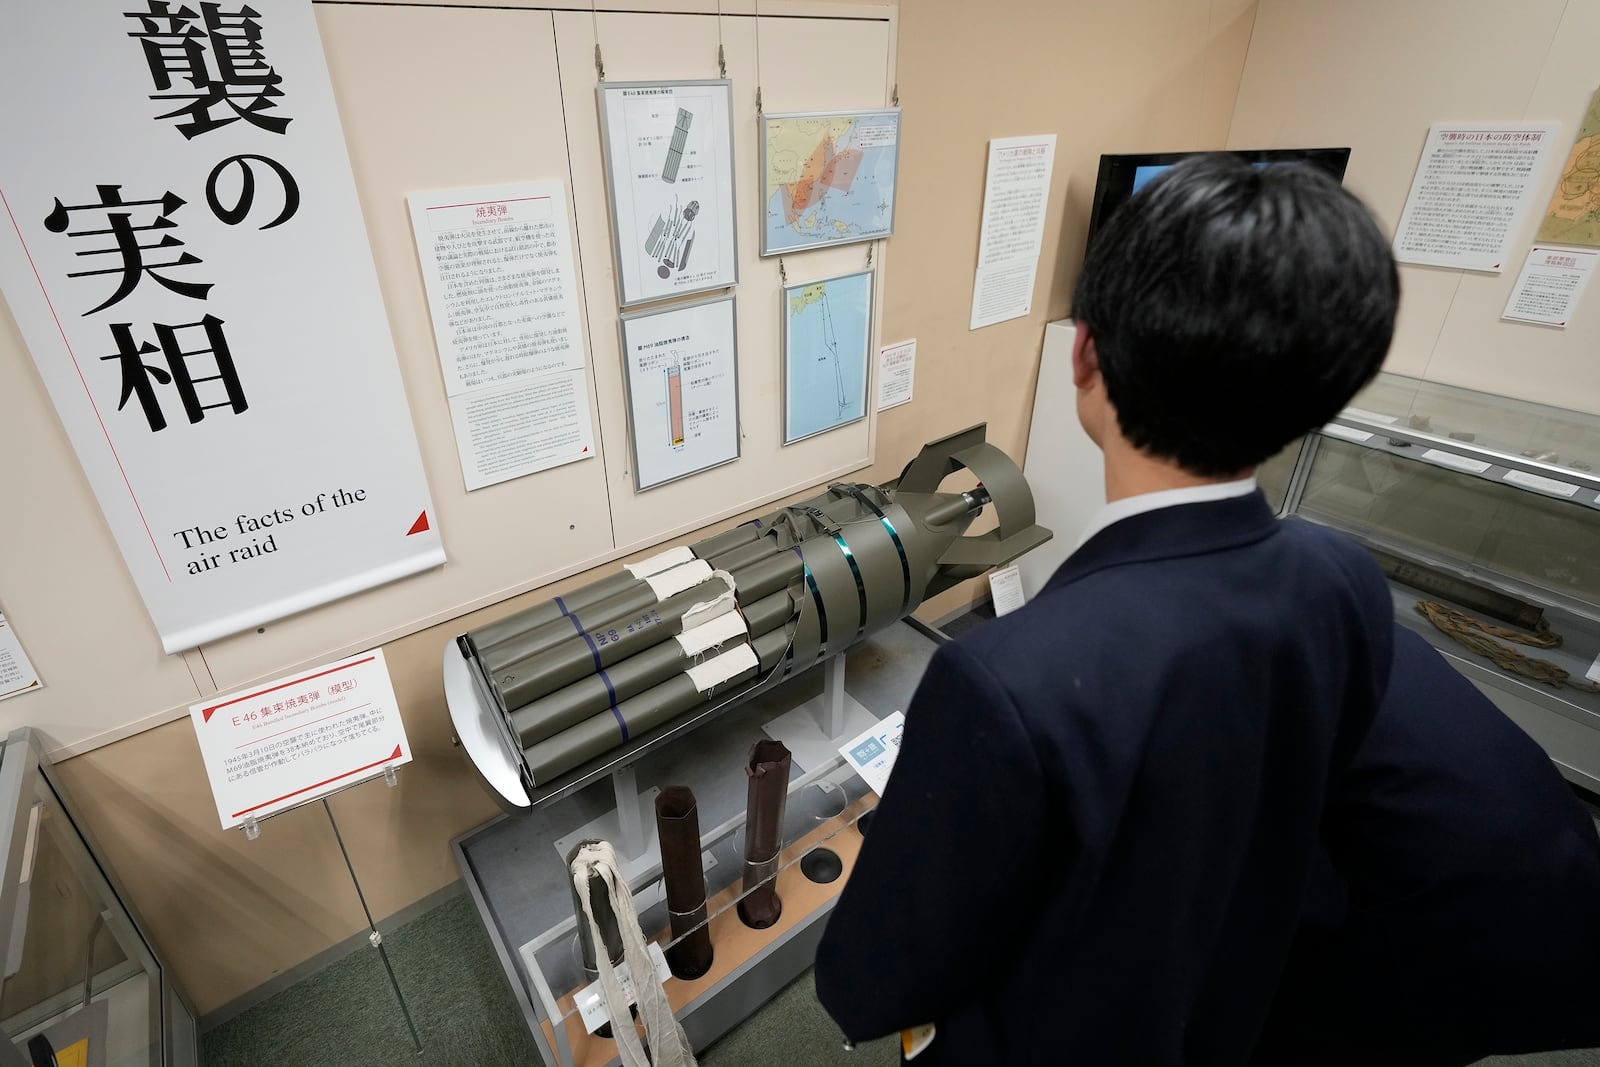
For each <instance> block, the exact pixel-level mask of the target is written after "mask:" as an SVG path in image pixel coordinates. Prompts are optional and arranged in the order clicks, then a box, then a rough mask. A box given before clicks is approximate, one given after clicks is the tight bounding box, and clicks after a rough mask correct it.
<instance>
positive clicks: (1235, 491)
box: [1078, 475, 1256, 548]
mask: <svg viewBox="0 0 1600 1067" xmlns="http://www.w3.org/2000/svg"><path fill="white" fill-rule="evenodd" d="M1255 491H1256V479H1255V476H1254V475H1251V476H1250V477H1249V478H1240V479H1239V480H1238V481H1233V482H1212V483H1211V484H1209V485H1193V486H1189V487H1187V488H1184V489H1162V490H1160V491H1158V492H1154V493H1140V494H1139V495H1138V496H1128V497H1123V498H1122V499H1121V500H1114V501H1112V502H1111V503H1109V504H1107V505H1106V506H1105V507H1103V508H1101V509H1100V510H1099V511H1097V512H1095V513H1094V515H1093V517H1091V518H1090V519H1089V524H1088V525H1087V526H1085V527H1084V528H1083V533H1082V535H1080V536H1079V538H1078V547H1079V548H1082V547H1083V546H1084V545H1085V544H1087V543H1088V542H1089V538H1091V537H1093V536H1094V535H1095V534H1097V533H1099V532H1100V531H1101V530H1104V529H1105V528H1106V527H1107V526H1110V525H1112V524H1113V523H1118V522H1121V521H1122V520H1123V519H1131V518H1132V517H1133V516H1135V515H1143V514H1144V513H1145V512H1147V511H1158V510H1160V509H1161V508H1171V507H1177V506H1178V505H1179V504H1203V503H1206V502H1208V501H1213V500H1228V499H1230V498H1232V497H1236V496H1248V495H1249V494H1250V493H1253V492H1255Z"/></svg>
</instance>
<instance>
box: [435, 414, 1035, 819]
mask: <svg viewBox="0 0 1600 1067" xmlns="http://www.w3.org/2000/svg"><path fill="white" fill-rule="evenodd" d="M963 469H965V470H968V471H970V472H971V474H972V475H974V476H975V480H976V482H977V484H976V485H975V486H974V487H973V488H971V489H968V490H967V491H965V492H941V491H940V486H941V483H943V482H944V481H945V480H946V479H947V478H949V477H950V476H951V475H953V474H955V473H956V472H958V471H960V470H963ZM991 505H992V506H993V507H994V509H995V512H996V515H997V517H998V520H999V521H998V527H997V528H996V529H994V530H992V531H990V532H989V533H985V534H983V535H980V536H968V535H967V532H966V531H967V529H968V528H969V527H970V526H971V525H972V522H973V520H974V519H975V518H976V517H977V516H978V514H979V513H980V512H981V511H982V510H983V509H984V508H986V507H989V506H991ZM1033 520H1034V509H1033V497H1032V494H1031V493H1030V492H1029V490H1028V486H1027V482H1026V481H1025V480H1024V479H1023V477H1022V474H1021V472H1020V471H1019V470H1017V468H1016V465H1015V464H1013V463H1012V462H1011V461H1010V459H1008V458H1007V457H1006V456H1005V454H1004V453H1002V452H1000V451H999V450H998V449H996V448H994V447H993V446H992V445H989V444H988V443H986V442H985V441H984V428H983V427H982V426H977V427H973V428H972V429H969V430H964V431H962V432H961V433H958V434H953V435H951V436H950V437H947V438H945V439H943V440H940V441H935V442H932V443H931V444H928V445H925V446H924V447H923V449H922V452H921V453H920V454H919V455H918V456H917V458H916V459H915V460H913V461H912V462H911V463H910V464H909V465H908V466H907V467H906V469H905V471H904V473H902V474H901V476H900V478H899V479H898V480H897V481H895V482H891V483H889V484H886V485H881V486H875V485H856V484H837V485H832V486H830V487H829V488H828V489H827V491H826V492H824V493H821V494H820V495H818V496H815V497H812V498H811V499H809V500H805V501H802V502H801V503H799V504H795V505H792V506H789V507H784V508H780V509H779V510H777V511H775V512H773V513H771V514H769V515H765V516H763V517H762V518H761V519H758V520H753V521H751V522H747V523H745V524H743V525H741V526H737V527H734V528H733V529H730V530H726V531H724V532H722V533H719V534H715V535H713V536H711V537H707V538H704V539H702V540H700V541H698V542H695V543H693V544H691V545H679V546H676V547H672V548H667V549H664V550H662V551H659V552H657V553H655V554H654V555H652V556H650V557H649V558H647V559H642V560H639V561H637V562H635V563H630V564H628V565H627V566H625V567H624V568H623V569H622V571H620V572H619V573H617V574H613V575H610V576H608V577H605V578H602V579H600V580H599V581H596V582H592V583H590V584H589V585H586V586H584V587H582V588H580V589H576V590H573V591H572V592H569V593H566V594H563V595H562V596H560V597H554V598H552V599H551V600H550V601H548V602H546V603H542V604H538V605H535V606H534V607H532V608H529V609H526V610H524V611H521V612H519V613H517V614H515V615H512V616H510V617H508V618H506V619H503V620H501V621H499V622H495V623H492V624H490V625H488V626H484V627H480V628H478V629H476V630H473V631H472V632H470V633H467V634H464V635H462V637H461V638H460V639H459V640H458V641H457V643H456V649H458V650H459V654H460V655H461V656H463V657H465V659H466V660H467V663H468V668H467V672H466V673H467V675H468V678H467V686H468V688H469V689H470V690H471V691H472V703H470V704H469V703H468V702H467V701H466V700H465V699H463V698H461V697H459V696H456V695H452V697H451V715H452V716H453V717H455V719H456V722H457V729H458V736H461V737H466V736H468V735H472V736H475V737H481V736H485V731H484V726H483V724H484V723H485V722H486V721H487V723H488V727H489V731H490V736H489V737H488V740H486V741H485V742H484V746H486V747H480V748H477V749H472V748H470V747H469V751H470V752H471V754H472V756H473V759H474V760H475V761H479V763H478V765H479V767H480V769H483V770H485V780H486V782H490V783H491V788H492V789H493V790H494V792H495V795H497V796H498V797H500V798H502V799H503V800H505V801H506V802H507V803H508V804H509V805H510V806H511V807H513V808H519V807H525V806H526V805H523V804H522V803H521V802H520V800H519V799H518V796H519V794H518V792H517V790H518V789H520V790H521V792H522V793H525V794H527V795H528V796H530V797H531V795H532V793H533V792H534V791H535V790H536V789H541V788H545V787H551V788H559V786H558V785H557V784H556V780H557V779H559V778H560V777H561V776H563V775H566V774H568V773H569V772H571V773H573V774H576V775H581V774H584V773H587V772H588V771H594V770H598V769H600V768H602V767H604V766H606V765H608V764H607V763H606V762H603V761H602V760H601V758H602V757H604V756H606V754H607V753H608V752H609V751H610V750H612V749H614V748H618V747H621V746H628V745H633V744H634V743H635V742H640V741H643V740H645V739H646V738H647V737H648V736H650V735H652V733H659V732H660V731H662V730H665V729H668V728H671V726H672V724H673V722H674V720H678V719H688V718H690V717H693V716H697V715H699V714H700V713H702V712H707V711H711V710H713V709H719V708H724V707H727V706H730V705H732V704H733V703H736V702H738V701H741V700H744V699H747V698H749V697H751V696H753V695H755V694H756V693H758V692H760V691H762V690H764V689H766V688H768V687H770V686H773V685H777V684H778V683H780V682H781V681H782V680H783V679H784V678H787V677H791V676H793V675H794V674H796V673H798V672H800V671H803V670H805V669H806V668H808V667H810V666H812V665H813V664H815V663H818V662H820V661H821V660H823V659H826V658H827V657H829V656H832V655H834V654H836V653H839V652H842V651H843V650H844V649H846V648H848V647H849V646H850V645H852V644H854V643H855V642H856V641H859V640H861V639H862V638H863V637H864V636H866V635H868V634H871V633H873V632H874V631H876V630H879V629H881V628H883V627H885V626H887V625H889V624H891V623H893V622H895V621H896V620H898V619H902V618H904V617H905V616H906V615H908V614H910V613H911V612H912V611H913V610H915V609H916V607H917V606H918V605H919V604H921V603H922V602H923V600H925V599H926V598H927V597H929V596H932V595H934V594H936V593H939V592H942V591H943V590H945V589H948V588H950V587H951V586H953V585H955V584H956V583H958V582H960V581H963V580H965V579H967V578H973V577H976V576H978V575H980V574H982V573H983V572H984V571H986V570H988V569H989V568H990V567H994V566H998V565H1000V564H1003V563H1007V562H1009V561H1010V560H1012V559H1015V558H1016V557H1017V556H1019V555H1021V554H1022V553H1023V552H1026V551H1027V550H1028V549H1030V548H1033V547H1034V546H1036V545H1038V544H1041V543H1042V542H1044V541H1045V540H1047V539H1048V538H1049V536H1050V532H1049V531H1048V530H1045V529H1044V528H1043V527H1040V526H1038V525H1036V524H1035V523H1034V521H1033ZM479 716H482V717H483V718H480V717H479ZM464 747H468V746H465V744H464ZM490 759H494V760H497V761H498V762H496V763H495V764H494V770H493V772H492V773H490V767H489V764H488V762H487V761H488V760H490ZM507 759H509V760H510V761H511V762H512V763H513V764H514V770H515V774H514V775H513V777H514V778H515V779H516V788H512V787H509V786H506V785H505V774H504V770H503V769H501V768H502V767H503V764H504V762H505V761H506V760H507ZM585 765H590V766H588V767H587V768H586V767H585ZM529 803H531V800H530V801H529Z"/></svg>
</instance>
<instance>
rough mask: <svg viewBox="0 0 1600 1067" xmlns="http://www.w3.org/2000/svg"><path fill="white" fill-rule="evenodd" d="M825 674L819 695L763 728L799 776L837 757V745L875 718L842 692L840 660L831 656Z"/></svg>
mask: <svg viewBox="0 0 1600 1067" xmlns="http://www.w3.org/2000/svg"><path fill="white" fill-rule="evenodd" d="M823 670H824V671H826V672H827V674H826V678H825V680H824V682H823V687H822V695H821V696H819V697H813V698H811V699H810V700H808V701H806V702H805V703H804V704H801V705H800V706H799V707H797V708H793V709H791V710H789V711H786V712H784V713H783V714H782V715H779V716H778V717H777V718H776V719H773V720H772V721H771V722H769V723H767V724H766V725H765V726H764V727H763V729H764V730H765V731H766V733H767V736H768V737H770V738H772V739H773V740H774V741H781V742H783V744H784V747H786V748H787V749H788V750H789V753H790V755H791V757H792V758H793V762H794V765H795V767H796V768H797V769H798V770H799V771H800V773H801V774H802V775H804V774H809V773H810V772H812V771H814V770H816V769H817V768H819V767H823V766H826V765H827V764H828V763H829V762H831V761H834V760H837V759H838V758H839V746H840V745H842V744H844V743H845V742H846V741H848V740H850V739H851V738H852V737H854V736H856V735H857V734H859V733H861V732H862V731H863V730H866V729H867V728H869V727H870V726H872V724H873V723H875V722H877V721H878V717H877V716H876V715H874V714H872V712H870V711H868V710H867V709H866V708H864V707H862V706H861V702H860V701H858V700H856V699H855V698H854V697H852V696H851V695H850V694H848V693H846V692H845V691H844V657H843V656H835V657H833V658H832V659H830V660H829V661H828V662H827V663H826V664H825V665H824V666H823Z"/></svg>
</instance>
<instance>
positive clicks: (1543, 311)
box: [1500, 245, 1600, 329]
mask: <svg viewBox="0 0 1600 1067" xmlns="http://www.w3.org/2000/svg"><path fill="white" fill-rule="evenodd" d="M1596 260H1600V252H1596V251H1594V250H1593V249H1589V248H1549V247H1546V246H1540V245H1536V246H1534V247H1533V248H1530V249H1529V250H1528V259H1527V261H1526V262H1524V263H1523V264H1522V273H1521V274H1520V275H1518V276H1517V284H1516V286H1515V287H1514V288H1513V289H1512V290H1511V299H1510V300H1508V301H1506V310H1505V312H1504V314H1502V315H1501V316H1500V317H1501V318H1503V319H1507V320H1509V321H1511V322H1536V323H1539V324H1541V325H1544V326H1560V327H1562V328H1563V329H1565V328H1566V325H1567V323H1568V322H1571V321H1572V312H1573V309H1574V308H1576V307H1577V306H1578V301H1579V300H1580V299H1581V298H1582V297H1583V291H1584V289H1585V288H1587V287H1588V285H1589V276H1590V275H1591V274H1593V273H1594V265H1595V261H1596Z"/></svg>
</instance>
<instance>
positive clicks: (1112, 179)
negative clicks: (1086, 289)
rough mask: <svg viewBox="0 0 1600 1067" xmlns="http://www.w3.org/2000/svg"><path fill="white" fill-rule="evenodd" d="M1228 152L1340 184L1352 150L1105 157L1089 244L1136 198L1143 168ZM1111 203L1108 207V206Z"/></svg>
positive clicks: (1098, 177) (1091, 216)
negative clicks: (1301, 168) (1296, 167)
mask: <svg viewBox="0 0 1600 1067" xmlns="http://www.w3.org/2000/svg"><path fill="white" fill-rule="evenodd" d="M1212 152H1226V153H1227V154H1228V155H1231V156H1237V157H1238V158H1239V159H1242V160H1244V161H1245V162H1246V163H1309V164H1311V165H1312V166H1314V167H1317V168H1319V169H1321V170H1323V171H1326V172H1327V173H1328V174H1330V175H1332V176H1333V177H1334V178H1335V179H1337V180H1338V181H1339V182H1340V183H1341V184H1342V183H1343V182H1344V172H1345V168H1346V167H1347V166H1349V163H1350V149H1349V148H1245V149H1237V148H1227V149H1222V148H1218V149H1209V150H1200V151H1190V152H1138V153H1130V154H1124V155H1103V156H1101V157H1100V170H1099V173H1098V174H1097V175H1096V176H1095V183H1094V202H1093V203H1092V204H1091V205H1090V207H1089V229H1088V234H1087V241H1093V240H1094V235H1095V234H1096V233H1097V232H1099V230H1100V226H1101V224H1102V223H1103V222H1104V221H1105V220H1106V218H1108V217H1109V216H1110V214H1111V212H1112V211H1115V210H1116V209H1117V208H1119V207H1121V206H1122V205H1123V204H1125V203H1127V201H1128V198H1129V197H1131V196H1132V195H1133V180H1134V175H1135V174H1137V173H1138V171H1139V168H1141V167H1156V166H1168V165H1171V164H1173V163H1179V162H1182V161H1183V160H1185V159H1188V158H1189V157H1190V156H1203V155H1210V154H1211V153H1212ZM1108 203H1109V205H1110V206H1109V207H1108V206H1107V205H1108Z"/></svg>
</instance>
